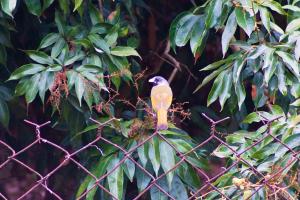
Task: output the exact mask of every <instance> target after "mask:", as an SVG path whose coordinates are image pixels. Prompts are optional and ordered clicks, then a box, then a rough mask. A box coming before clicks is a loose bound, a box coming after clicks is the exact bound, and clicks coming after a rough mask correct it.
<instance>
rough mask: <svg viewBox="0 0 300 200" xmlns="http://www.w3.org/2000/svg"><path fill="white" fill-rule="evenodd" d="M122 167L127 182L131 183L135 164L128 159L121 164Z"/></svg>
mask: <svg viewBox="0 0 300 200" xmlns="http://www.w3.org/2000/svg"><path fill="white" fill-rule="evenodd" d="M122 167H123V169H124V172H125V174H126V175H127V177H128V178H129V180H130V181H131V182H133V177H134V172H135V164H134V163H133V162H132V161H131V160H130V159H127V160H125V162H124V164H122Z"/></svg>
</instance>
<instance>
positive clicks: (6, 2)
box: [0, 0, 17, 17]
mask: <svg viewBox="0 0 300 200" xmlns="http://www.w3.org/2000/svg"><path fill="white" fill-rule="evenodd" d="M0 2H1V7H2V10H3V12H5V13H6V14H8V15H9V16H11V17H13V15H12V12H13V11H14V9H15V8H16V5H17V0H1V1H0Z"/></svg>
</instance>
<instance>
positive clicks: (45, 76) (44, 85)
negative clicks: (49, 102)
mask: <svg viewBox="0 0 300 200" xmlns="http://www.w3.org/2000/svg"><path fill="white" fill-rule="evenodd" d="M53 81H54V74H53V73H51V72H48V71H43V72H42V73H41V79H40V83H39V86H38V87H39V96H40V98H41V100H42V102H43V104H44V100H45V93H46V91H47V90H48V89H50V87H51V85H52V83H53Z"/></svg>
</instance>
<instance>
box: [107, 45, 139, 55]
mask: <svg viewBox="0 0 300 200" xmlns="http://www.w3.org/2000/svg"><path fill="white" fill-rule="evenodd" d="M110 53H111V54H112V55H115V56H138V57H140V55H139V54H138V52H137V51H136V50H135V49H134V48H132V47H125V46H117V47H115V48H113V49H111V51H110ZM140 58H141V57H140Z"/></svg>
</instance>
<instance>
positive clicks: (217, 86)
mask: <svg viewBox="0 0 300 200" xmlns="http://www.w3.org/2000/svg"><path fill="white" fill-rule="evenodd" d="M224 76H226V71H223V72H221V73H220V74H219V75H218V77H217V78H216V79H215V81H214V84H213V86H212V88H211V90H210V92H209V94H208V97H207V106H209V105H210V104H212V103H213V102H214V101H215V100H217V98H218V97H219V95H220V94H221V92H222V91H221V89H222V81H223V79H224Z"/></svg>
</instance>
